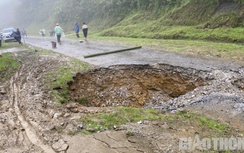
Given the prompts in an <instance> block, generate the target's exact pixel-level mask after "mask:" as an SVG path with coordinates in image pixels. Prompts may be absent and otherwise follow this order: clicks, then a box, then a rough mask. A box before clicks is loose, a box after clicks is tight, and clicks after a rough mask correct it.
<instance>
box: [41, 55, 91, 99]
mask: <svg viewBox="0 0 244 153" xmlns="http://www.w3.org/2000/svg"><path fill="white" fill-rule="evenodd" d="M52 53H53V52H51V51H44V52H42V53H41V54H42V55H45V54H52ZM60 56H61V55H60ZM89 69H90V65H89V64H88V63H85V62H82V61H80V60H77V59H74V58H70V59H68V61H65V62H62V64H61V65H59V66H58V67H57V68H56V69H55V70H53V71H50V72H48V73H47V74H46V75H45V82H48V83H49V89H50V90H51V91H52V96H53V99H54V100H56V101H58V102H60V103H61V104H63V103H65V102H67V96H68V94H69V93H68V92H69V90H68V84H67V83H68V82H70V81H72V80H73V77H74V76H75V75H76V73H78V72H84V71H87V70H89Z"/></svg>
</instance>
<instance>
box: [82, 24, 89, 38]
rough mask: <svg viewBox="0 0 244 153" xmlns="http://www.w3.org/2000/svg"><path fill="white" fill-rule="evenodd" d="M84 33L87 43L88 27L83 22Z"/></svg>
mask: <svg viewBox="0 0 244 153" xmlns="http://www.w3.org/2000/svg"><path fill="white" fill-rule="evenodd" d="M82 31H83V35H84V38H85V41H87V34H88V26H87V25H86V23H85V22H83V25H82Z"/></svg>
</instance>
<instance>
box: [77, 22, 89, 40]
mask: <svg viewBox="0 0 244 153" xmlns="http://www.w3.org/2000/svg"><path fill="white" fill-rule="evenodd" d="M74 30H75V33H76V37H77V38H80V35H79V32H80V28H79V25H78V23H75V28H74ZM82 32H83V35H84V39H85V41H87V34H88V26H87V25H86V23H85V22H83V25H82Z"/></svg>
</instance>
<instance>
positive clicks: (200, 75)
mask: <svg viewBox="0 0 244 153" xmlns="http://www.w3.org/2000/svg"><path fill="white" fill-rule="evenodd" d="M204 77H206V72H203V71H198V70H195V69H190V68H189V69H187V68H181V67H174V66H170V65H164V64H159V65H154V66H152V65H120V66H111V67H109V68H99V69H95V70H92V71H90V72H88V73H83V74H81V73H78V74H77V75H76V77H75V78H74V81H73V82H70V83H69V86H70V87H69V88H70V100H71V101H72V100H75V101H76V102H79V101H82V100H83V101H84V100H87V103H86V104H85V105H87V106H98V107H100V106H135V107H141V106H143V105H145V104H146V103H150V102H156V101H168V100H170V99H172V98H176V97H179V96H180V95H184V94H185V93H187V92H189V91H192V90H193V89H195V88H196V87H198V86H203V85H204V84H205V82H206V78H204Z"/></svg>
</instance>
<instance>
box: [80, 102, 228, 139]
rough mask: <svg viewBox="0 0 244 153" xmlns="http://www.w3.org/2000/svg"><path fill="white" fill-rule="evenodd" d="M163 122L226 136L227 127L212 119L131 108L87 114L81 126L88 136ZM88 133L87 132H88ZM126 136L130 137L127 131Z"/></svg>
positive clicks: (181, 113) (181, 112) (190, 114)
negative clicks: (139, 124)
mask: <svg viewBox="0 0 244 153" xmlns="http://www.w3.org/2000/svg"><path fill="white" fill-rule="evenodd" d="M144 120H148V121H164V122H167V123H168V124H169V125H171V124H175V125H181V124H183V125H185V124H186V122H191V126H194V127H196V128H198V127H200V128H201V129H205V130H206V131H209V132H210V133H214V134H215V135H218V134H222V135H223V134H228V130H229V127H228V126H227V125H225V124H221V123H219V122H217V121H215V120H213V119H209V118H206V117H204V116H200V115H198V114H193V113H189V112H186V111H180V112H178V113H176V114H170V113H165V112H159V111H157V110H154V109H143V108H133V107H119V108H116V109H115V110H112V111H111V112H100V113H97V114H87V115H86V116H84V117H83V118H81V121H80V122H82V124H84V125H85V128H84V130H83V131H82V132H84V133H86V134H88V133H89V132H97V131H104V130H107V129H113V128H114V126H120V125H124V124H127V123H135V122H138V121H144ZM88 131H89V132H88ZM128 135H132V133H130V131H128Z"/></svg>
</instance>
